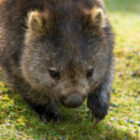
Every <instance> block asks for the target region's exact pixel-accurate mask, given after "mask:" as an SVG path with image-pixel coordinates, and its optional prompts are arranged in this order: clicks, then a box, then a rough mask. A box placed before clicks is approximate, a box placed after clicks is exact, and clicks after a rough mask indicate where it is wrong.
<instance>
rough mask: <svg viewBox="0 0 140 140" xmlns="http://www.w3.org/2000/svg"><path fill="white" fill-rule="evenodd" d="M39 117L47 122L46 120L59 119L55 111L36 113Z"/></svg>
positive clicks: (56, 120)
mask: <svg viewBox="0 0 140 140" xmlns="http://www.w3.org/2000/svg"><path fill="white" fill-rule="evenodd" d="M38 116H39V118H40V119H41V120H42V121H43V122H44V123H47V122H48V121H51V120H52V121H55V122H59V121H60V114H59V113H56V112H43V113H42V114H38Z"/></svg>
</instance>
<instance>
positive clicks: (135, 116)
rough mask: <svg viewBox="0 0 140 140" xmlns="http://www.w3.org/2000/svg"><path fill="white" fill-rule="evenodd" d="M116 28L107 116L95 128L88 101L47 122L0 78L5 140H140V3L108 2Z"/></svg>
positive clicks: (0, 124) (0, 136) (0, 138)
mask: <svg viewBox="0 0 140 140" xmlns="http://www.w3.org/2000/svg"><path fill="white" fill-rule="evenodd" d="M105 4H106V9H107V13H108V15H109V19H110V21H111V23H112V26H113V30H114V32H115V42H116V43H115V49H114V54H115V60H114V65H115V68H114V83H113V88H112V94H111V103H110V109H109V112H108V115H107V116H106V118H105V119H104V120H103V121H101V122H100V123H99V124H98V125H97V127H96V128H94V126H93V123H92V122H90V116H89V112H88V109H87V107H86V104H85V105H83V106H81V107H80V108H78V109H69V110H67V109H64V112H63V116H64V119H63V121H61V123H52V122H50V123H48V124H44V123H43V122H41V121H40V120H38V119H37V117H36V116H35V115H34V114H33V113H32V111H31V110H30V109H29V108H28V107H27V106H26V104H25V103H24V102H23V100H22V99H21V98H20V97H19V96H18V95H17V94H15V93H12V94H11V95H10V97H9V96H8V94H7V93H9V90H8V88H7V87H5V85H4V83H3V82H2V81H0V140H20V139H22V140H27V139H28V140H140V1H139V0H105Z"/></svg>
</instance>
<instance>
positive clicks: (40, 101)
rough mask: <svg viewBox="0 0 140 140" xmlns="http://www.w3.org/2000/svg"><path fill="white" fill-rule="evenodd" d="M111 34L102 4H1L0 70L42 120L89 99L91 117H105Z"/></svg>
mask: <svg viewBox="0 0 140 140" xmlns="http://www.w3.org/2000/svg"><path fill="white" fill-rule="evenodd" d="M113 40H114V39H113V33H112V29H111V26H110V24H109V22H108V18H107V16H106V13H105V10H104V5H103V1H102V0H39V1H38V0H30V1H29V0H20V1H19V0H2V1H1V2H0V66H1V68H2V71H3V74H4V76H5V78H6V81H7V82H8V83H9V85H11V86H12V87H13V89H14V90H16V91H17V92H18V93H20V95H21V96H22V97H23V99H24V100H25V101H26V102H27V103H28V104H29V105H30V107H31V108H32V109H33V110H34V111H35V112H36V113H37V114H38V115H39V117H40V118H41V119H43V120H45V121H46V120H51V119H53V120H58V119H60V116H59V114H58V113H57V108H58V106H59V104H62V105H64V106H66V107H78V106H79V105H81V104H82V103H83V102H84V99H85V98H86V97H87V106H88V108H89V109H90V110H91V111H92V113H93V117H95V118H96V119H97V120H101V119H103V118H104V117H105V115H106V114H107V110H108V106H109V97H110V90H111V85H112V72H113V70H112V69H113V53H112V50H113V44H114V42H113Z"/></svg>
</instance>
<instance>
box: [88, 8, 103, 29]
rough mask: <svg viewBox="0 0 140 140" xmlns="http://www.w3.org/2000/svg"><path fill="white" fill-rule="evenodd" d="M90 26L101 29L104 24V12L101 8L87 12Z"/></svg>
mask: <svg viewBox="0 0 140 140" xmlns="http://www.w3.org/2000/svg"><path fill="white" fill-rule="evenodd" d="M89 16H90V20H91V24H93V25H95V26H99V27H102V26H103V23H104V12H103V10H102V9H101V8H97V7H94V8H93V9H92V10H91V11H90V12H89Z"/></svg>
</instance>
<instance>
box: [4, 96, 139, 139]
mask: <svg viewBox="0 0 140 140" xmlns="http://www.w3.org/2000/svg"><path fill="white" fill-rule="evenodd" d="M9 96H10V98H11V100H12V101H13V106H9V107H8V108H6V109H5V110H4V111H5V112H8V115H7V116H6V117H9V116H10V118H9V119H10V120H11V122H10V123H11V124H14V125H13V126H14V129H15V130H16V133H19V134H21V136H22V135H26V136H27V138H28V137H29V138H30V139H37V140H65V139H68V140H94V139H95V140H126V139H127V140H134V139H136V140H137V138H136V137H135V136H132V135H131V132H128V131H125V130H120V129H118V128H115V127H113V126H112V125H111V123H105V122H104V121H102V122H100V123H99V124H98V125H97V127H96V128H95V127H94V125H93V123H91V122H90V115H89V112H88V109H87V107H86V105H83V106H82V107H81V108H79V109H72V110H71V109H64V110H63V113H62V114H63V120H61V122H60V123H53V122H49V123H47V124H44V123H43V122H42V121H40V120H39V119H38V118H37V117H36V116H35V115H34V114H33V112H32V111H31V110H30V109H29V108H28V107H27V106H26V105H25V103H24V102H23V100H22V99H21V98H20V97H19V95H17V94H10V95H9ZM22 118H24V120H23V119H22ZM6 120H7V118H6ZM19 120H20V121H21V122H22V123H21V122H20V121H19ZM3 121H4V120H3ZM21 136H20V137H21ZM17 139H18V137H17Z"/></svg>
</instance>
